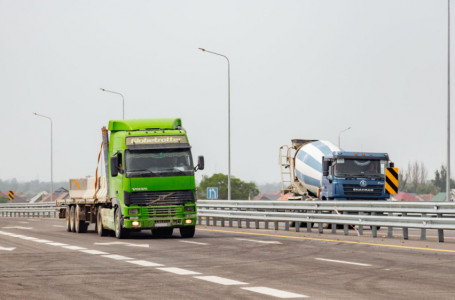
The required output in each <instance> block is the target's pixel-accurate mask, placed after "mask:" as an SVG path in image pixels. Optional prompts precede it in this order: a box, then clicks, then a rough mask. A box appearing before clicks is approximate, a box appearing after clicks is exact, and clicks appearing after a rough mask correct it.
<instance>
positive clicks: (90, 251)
mask: <svg viewBox="0 0 455 300" xmlns="http://www.w3.org/2000/svg"><path fill="white" fill-rule="evenodd" d="M79 251H81V252H84V253H88V254H99V255H101V254H109V253H107V252H103V251H98V250H85V249H84V250H79Z"/></svg>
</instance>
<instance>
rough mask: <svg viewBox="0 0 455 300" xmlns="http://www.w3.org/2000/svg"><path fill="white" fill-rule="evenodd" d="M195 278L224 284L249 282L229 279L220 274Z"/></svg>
mask: <svg viewBox="0 0 455 300" xmlns="http://www.w3.org/2000/svg"><path fill="white" fill-rule="evenodd" d="M194 278H197V279H201V280H205V281H210V282H213V283H218V284H222V285H242V284H248V283H246V282H241V281H237V280H232V279H227V278H223V277H218V276H194Z"/></svg>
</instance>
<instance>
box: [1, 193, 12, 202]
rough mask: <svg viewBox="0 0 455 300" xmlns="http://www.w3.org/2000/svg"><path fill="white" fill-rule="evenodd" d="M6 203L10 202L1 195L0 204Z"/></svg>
mask: <svg viewBox="0 0 455 300" xmlns="http://www.w3.org/2000/svg"><path fill="white" fill-rule="evenodd" d="M8 202H10V201H9V198H8V197H6V196H3V195H1V196H0V203H8Z"/></svg>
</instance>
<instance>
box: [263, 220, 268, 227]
mask: <svg viewBox="0 0 455 300" xmlns="http://www.w3.org/2000/svg"><path fill="white" fill-rule="evenodd" d="M264 229H269V221H267V220H266V221H264Z"/></svg>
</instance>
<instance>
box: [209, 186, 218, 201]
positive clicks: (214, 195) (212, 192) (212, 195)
mask: <svg viewBox="0 0 455 300" xmlns="http://www.w3.org/2000/svg"><path fill="white" fill-rule="evenodd" d="M207 199H215V200H216V199H218V188H217V187H208V188H207Z"/></svg>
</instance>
